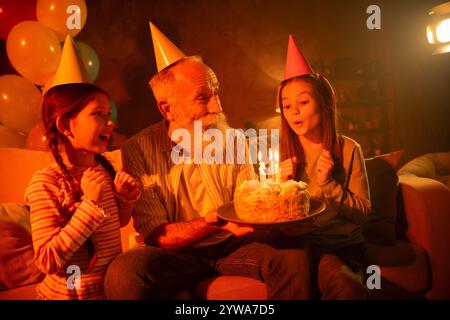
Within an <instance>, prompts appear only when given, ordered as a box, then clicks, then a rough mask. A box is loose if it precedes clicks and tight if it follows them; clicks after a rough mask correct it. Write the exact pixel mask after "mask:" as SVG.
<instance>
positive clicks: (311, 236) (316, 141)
mask: <svg viewBox="0 0 450 320" xmlns="http://www.w3.org/2000/svg"><path fill="white" fill-rule="evenodd" d="M277 102H278V106H279V108H280V110H281V141H280V145H281V160H282V162H281V163H280V169H281V176H282V179H283V180H287V179H295V180H297V181H298V180H301V181H304V182H306V183H307V184H308V190H309V193H310V195H311V196H314V197H318V198H321V199H323V200H324V201H325V203H326V204H327V210H326V212H325V213H324V214H323V215H321V216H319V217H318V218H317V220H315V221H314V224H313V225H312V224H311V225H310V226H309V230H308V227H306V228H305V226H303V227H302V226H298V228H290V230H286V229H285V230H284V231H285V233H288V234H290V235H303V236H304V237H305V238H306V239H307V240H309V244H310V249H311V250H310V252H311V255H312V263H313V275H314V278H313V283H315V286H314V288H315V289H316V292H315V294H314V296H317V297H318V296H319V295H320V294H321V297H322V298H323V299H363V298H365V297H366V293H367V291H366V289H365V286H364V284H363V279H364V277H363V266H364V263H363V256H364V238H363V236H362V224H363V222H364V221H365V219H366V218H367V216H368V215H369V214H370V213H371V204H370V198H369V186H368V180H367V173H366V168H365V164H364V158H363V155H362V151H361V146H360V145H359V144H358V143H357V142H356V141H354V140H352V139H350V138H348V137H345V136H342V135H338V134H337V132H336V124H335V112H336V101H335V95H334V91H333V88H332V87H331V84H330V83H329V82H328V80H327V79H325V78H324V77H323V76H321V75H319V74H317V73H313V71H312V70H311V67H310V66H309V64H308V63H307V61H306V59H305V58H304V57H303V55H302V53H301V52H300V50H299V48H298V47H297V45H296V44H295V42H294V39H293V38H292V36H290V38H289V47H288V55H287V63H286V70H285V78H284V81H283V82H282V84H281V86H280V88H279V91H278V97H277ZM293 229H294V230H293Z"/></svg>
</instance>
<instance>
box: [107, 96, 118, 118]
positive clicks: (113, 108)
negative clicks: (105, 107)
mask: <svg viewBox="0 0 450 320" xmlns="http://www.w3.org/2000/svg"><path fill="white" fill-rule="evenodd" d="M109 106H110V107H111V120H112V122H113V123H117V106H116V103H115V102H114V101H113V99H112V98H110V99H109Z"/></svg>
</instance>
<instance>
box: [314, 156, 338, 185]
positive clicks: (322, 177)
mask: <svg viewBox="0 0 450 320" xmlns="http://www.w3.org/2000/svg"><path fill="white" fill-rule="evenodd" d="M333 168H334V161H333V158H332V157H331V153H330V152H329V151H327V150H322V153H321V154H320V157H319V161H318V162H317V168H316V177H317V184H318V185H319V186H320V185H322V184H324V183H326V182H327V181H328V180H329V179H330V177H331V172H332V171H333Z"/></svg>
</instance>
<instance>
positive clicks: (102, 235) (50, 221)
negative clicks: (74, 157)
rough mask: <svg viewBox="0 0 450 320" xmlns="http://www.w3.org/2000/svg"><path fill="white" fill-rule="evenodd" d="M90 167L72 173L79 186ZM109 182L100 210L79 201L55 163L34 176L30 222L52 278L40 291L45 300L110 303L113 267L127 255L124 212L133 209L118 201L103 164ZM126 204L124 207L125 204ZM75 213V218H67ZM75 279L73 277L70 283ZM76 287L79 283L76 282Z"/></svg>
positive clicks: (28, 196)
mask: <svg viewBox="0 0 450 320" xmlns="http://www.w3.org/2000/svg"><path fill="white" fill-rule="evenodd" d="M86 169H87V168H81V167H71V168H69V172H70V173H71V175H72V176H73V177H74V178H75V179H76V180H77V181H78V182H79V181H80V180H81V177H82V175H83V172H84V171H85V170H86ZM94 170H95V171H99V172H101V173H102V174H103V175H104V176H105V177H106V179H108V181H109V183H108V185H107V187H106V188H105V189H104V192H103V197H102V200H101V201H100V202H99V204H98V206H97V205H95V204H94V203H93V202H92V201H90V200H88V199H83V200H82V201H81V202H78V203H74V202H73V200H71V199H73V197H72V196H70V193H71V192H73V191H71V189H70V188H68V185H67V182H66V179H65V178H64V177H63V175H62V173H61V171H60V169H59V167H58V166H57V165H56V164H51V165H50V166H48V167H47V168H45V169H42V170H39V171H37V172H36V173H34V175H33V176H32V178H31V180H30V182H29V184H28V187H27V189H26V192H25V201H26V203H27V204H28V205H29V206H30V221H31V231H32V238H33V247H34V252H35V262H36V266H37V267H38V268H39V269H40V270H41V271H42V272H43V273H45V274H46V277H45V279H44V280H43V282H42V283H40V284H39V285H38V287H37V291H38V297H39V298H40V299H58V300H63V299H104V298H105V297H104V293H103V282H104V276H105V274H106V269H107V266H108V265H109V263H110V262H111V261H112V260H113V259H114V258H115V257H116V256H117V255H119V254H120V253H121V252H122V248H121V240H120V223H119V211H118V210H119V208H121V209H120V210H124V211H126V210H131V206H130V205H129V204H124V201H122V200H119V201H118V200H117V199H116V197H115V195H114V192H113V181H112V179H111V177H110V175H109V174H108V172H107V171H106V170H105V169H104V168H103V167H102V166H101V165H98V166H97V167H95V168H94ZM121 204H123V205H121ZM68 213H69V217H70V213H72V215H71V217H70V218H67V214H68ZM89 237H91V239H92V241H93V244H94V247H95V252H96V254H97V261H96V263H95V265H94V267H93V268H92V269H91V270H90V271H89V272H88V273H85V270H86V269H87V267H88V265H89V261H90V259H89V255H88V250H87V246H86V245H85V241H86V240H87V239H88V238H89ZM71 265H74V266H78V267H79V268H80V271H81V274H80V277H79V282H78V288H77V286H73V285H68V280H71V279H73V278H75V277H74V275H75V274H74V271H73V270H70V269H68V268H69V266H71ZM69 278H70V279H69ZM70 284H77V282H72V281H70Z"/></svg>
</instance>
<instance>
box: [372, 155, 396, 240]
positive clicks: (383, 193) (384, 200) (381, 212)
mask: <svg viewBox="0 0 450 320" xmlns="http://www.w3.org/2000/svg"><path fill="white" fill-rule="evenodd" d="M403 152H404V151H403V150H400V151H396V152H392V153H389V154H383V155H380V156H376V157H373V158H369V159H366V160H365V163H366V169H367V176H368V179H369V188H370V198H371V202H372V209H373V212H372V215H371V216H370V217H369V218H368V219H367V221H366V223H365V224H364V230H363V235H364V237H365V239H366V241H367V242H371V243H377V244H385V245H388V244H393V243H394V241H395V222H396V216H397V191H398V177H397V174H396V169H397V168H396V167H397V166H398V164H399V162H400V159H401V156H402V155H403Z"/></svg>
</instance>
